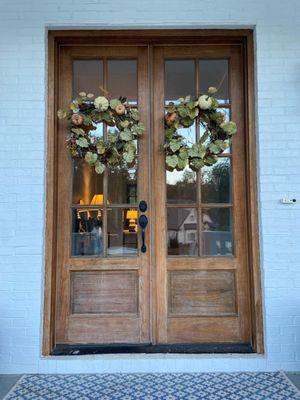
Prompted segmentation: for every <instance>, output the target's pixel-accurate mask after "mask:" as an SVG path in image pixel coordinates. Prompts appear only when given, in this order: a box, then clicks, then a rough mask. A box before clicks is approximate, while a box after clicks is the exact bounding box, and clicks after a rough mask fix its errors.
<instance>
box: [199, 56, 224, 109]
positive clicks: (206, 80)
mask: <svg viewBox="0 0 300 400" xmlns="http://www.w3.org/2000/svg"><path fill="white" fill-rule="evenodd" d="M199 68H200V93H207V89H208V88H209V87H210V86H214V87H216V88H217V89H218V91H217V93H216V94H215V95H214V96H215V97H216V98H217V99H218V100H219V101H220V102H222V103H229V82H228V60H200V61H199Z"/></svg>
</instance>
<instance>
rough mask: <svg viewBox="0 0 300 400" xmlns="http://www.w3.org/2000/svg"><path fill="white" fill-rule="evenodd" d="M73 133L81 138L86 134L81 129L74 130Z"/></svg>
mask: <svg viewBox="0 0 300 400" xmlns="http://www.w3.org/2000/svg"><path fill="white" fill-rule="evenodd" d="M71 131H72V132H73V133H76V135H79V136H80V135H84V134H85V132H84V130H83V129H81V128H72V129H71Z"/></svg>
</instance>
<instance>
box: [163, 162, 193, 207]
mask: <svg viewBox="0 0 300 400" xmlns="http://www.w3.org/2000/svg"><path fill="white" fill-rule="evenodd" d="M196 178H197V175H196V172H194V171H192V170H191V169H190V168H185V169H184V170H183V171H176V170H174V171H172V172H171V171H166V180H167V203H171V204H184V203H195V202H196Z"/></svg>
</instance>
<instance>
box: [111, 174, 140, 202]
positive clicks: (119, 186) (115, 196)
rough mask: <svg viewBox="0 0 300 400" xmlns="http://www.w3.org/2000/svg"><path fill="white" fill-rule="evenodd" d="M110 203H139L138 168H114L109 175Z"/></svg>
mask: <svg viewBox="0 0 300 400" xmlns="http://www.w3.org/2000/svg"><path fill="white" fill-rule="evenodd" d="M108 201H109V203H116V204H136V203H137V168H136V167H133V168H127V167H125V166H124V167H118V166H116V167H114V168H111V169H110V170H109V173H108Z"/></svg>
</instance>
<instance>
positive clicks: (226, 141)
mask: <svg viewBox="0 0 300 400" xmlns="http://www.w3.org/2000/svg"><path fill="white" fill-rule="evenodd" d="M216 92H217V89H216V88H215V87H209V89H208V92H207V94H203V95H201V96H200V97H199V98H196V99H191V97H190V96H187V97H186V98H180V99H179V100H178V102H176V104H175V103H169V104H168V105H167V107H166V111H167V113H166V115H165V143H164V145H163V149H164V151H165V154H166V167H167V169H168V170H169V171H173V170H174V169H176V170H183V169H184V168H185V167H187V166H189V167H190V168H191V169H193V170H194V171H197V170H199V169H200V168H202V167H204V166H205V165H207V166H210V165H213V164H215V163H216V162H217V161H218V155H220V154H221V153H223V151H224V150H225V149H226V148H228V147H229V146H230V144H231V140H232V136H233V135H234V134H235V133H236V130H237V128H236V124H235V122H233V121H228V122H226V120H225V114H224V113H222V112H220V111H217V107H218V106H219V104H218V101H217V99H216V98H214V97H212V96H211V95H212V94H215V93H216ZM195 119H198V120H199V122H200V125H201V126H202V128H204V133H203V135H202V136H201V137H200V139H199V140H198V141H197V142H196V143H194V144H189V143H188V141H187V139H186V138H185V137H183V136H182V135H180V134H179V133H178V129H180V128H188V127H190V126H192V125H193V123H194V121H195Z"/></svg>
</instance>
